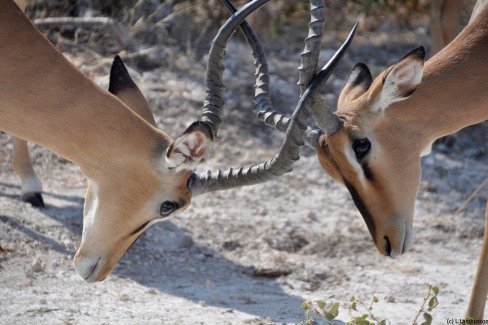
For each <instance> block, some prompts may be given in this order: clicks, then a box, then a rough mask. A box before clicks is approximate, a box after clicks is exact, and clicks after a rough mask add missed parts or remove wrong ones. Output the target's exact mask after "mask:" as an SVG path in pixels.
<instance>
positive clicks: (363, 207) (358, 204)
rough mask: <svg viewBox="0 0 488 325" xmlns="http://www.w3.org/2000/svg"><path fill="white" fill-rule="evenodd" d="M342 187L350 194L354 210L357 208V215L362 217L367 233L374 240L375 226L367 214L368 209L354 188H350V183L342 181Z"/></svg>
mask: <svg viewBox="0 0 488 325" xmlns="http://www.w3.org/2000/svg"><path fill="white" fill-rule="evenodd" d="M344 185H346V187H347V190H348V191H349V193H350V194H351V197H352V200H353V201H354V205H356V208H358V210H359V213H361V215H362V216H363V219H364V221H365V222H366V226H368V230H369V233H370V234H371V236H372V237H373V240H374V239H375V238H376V225H375V223H374V220H373V218H372V216H371V214H370V213H369V210H368V208H367V207H366V204H364V202H363V200H362V199H361V197H360V196H359V193H358V192H357V191H356V189H355V188H354V186H352V184H351V183H349V182H348V181H347V180H345V179H344Z"/></svg>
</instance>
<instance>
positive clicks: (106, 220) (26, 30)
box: [0, 0, 352, 281]
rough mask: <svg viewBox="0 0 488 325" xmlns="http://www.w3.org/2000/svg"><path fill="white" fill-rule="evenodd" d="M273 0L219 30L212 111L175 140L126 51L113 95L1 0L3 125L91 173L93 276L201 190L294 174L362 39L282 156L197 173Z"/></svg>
mask: <svg viewBox="0 0 488 325" xmlns="http://www.w3.org/2000/svg"><path fill="white" fill-rule="evenodd" d="M267 2H269V0H255V1H252V2H250V3H249V4H247V5H246V6H244V7H243V8H241V10H239V12H238V13H236V15H234V16H233V17H232V18H230V19H229V20H228V21H227V22H226V24H224V26H222V28H221V29H220V30H219V33H218V34H217V36H216V37H215V39H214V41H213V43H212V47H211V49H210V53H209V62H208V67H207V76H206V79H207V92H206V100H205V104H204V108H203V113H202V117H201V119H200V120H199V121H196V122H194V123H193V124H191V126H190V127H189V128H188V129H187V130H186V131H185V132H184V133H183V134H182V135H181V136H179V137H177V138H172V137H170V136H169V135H167V134H166V133H164V132H163V131H161V130H159V129H157V128H156V127H155V122H154V118H153V116H152V113H151V111H150V109H149V106H148V104H147V103H146V101H145V99H144V98H143V96H142V94H141V92H140V91H139V90H138V89H137V87H136V85H135V84H134V83H133V82H132V80H131V79H130V77H129V76H128V74H127V71H126V70H125V68H124V66H123V64H122V62H121V61H120V59H119V58H116V60H115V61H114V66H113V67H112V72H111V84H110V91H111V92H112V93H113V94H111V93H110V92H108V91H106V90H103V89H101V88H100V87H98V86H97V85H95V84H94V83H93V82H92V81H91V80H89V79H88V78H87V77H86V76H85V75H83V74H82V73H81V72H80V71H78V70H77V69H76V68H75V67H73V66H72V65H71V64H70V63H69V62H68V61H67V60H66V59H65V57H64V56H63V55H62V54H61V53H60V52H59V51H57V50H56V49H55V48H54V46H52V45H51V44H50V43H49V41H48V40H47V39H46V38H45V37H44V36H43V35H42V34H40V33H39V32H38V31H37V30H36V29H35V27H34V26H33V25H32V24H31V22H30V21H29V20H28V19H27V18H26V17H25V16H24V14H23V12H22V10H21V9H19V7H18V6H17V5H16V4H15V3H14V2H13V1H11V0H1V1H0V40H1V42H0V89H1V91H0V117H1V118H0V129H1V130H3V131H5V132H8V133H10V134H12V135H14V136H16V137H18V138H20V139H23V140H26V141H31V142H33V143H37V144H39V145H41V146H43V147H45V148H47V149H49V150H51V151H53V152H54V153H56V154H58V155H60V156H62V157H65V158H66V159H69V160H71V161H73V162H74V163H76V164H77V165H78V166H80V168H81V170H82V171H83V173H84V174H85V176H86V177H87V178H88V189H87V192H86V197H85V206H84V213H83V233H82V239H81V245H80V247H79V249H78V251H77V253H76V255H75V258H74V265H75V269H76V271H77V272H78V274H79V275H80V276H81V277H83V278H84V279H85V280H87V281H100V280H103V279H104V278H105V277H106V276H107V275H108V274H109V273H110V272H111V270H112V269H113V268H114V266H115V264H116V263H117V261H118V260H119V259H120V258H121V256H122V255H123V254H124V252H125V251H126V250H127V249H128V247H129V246H130V245H131V244H132V243H133V242H134V241H135V240H136V239H137V238H138V237H139V236H140V235H141V233H142V232H144V230H146V229H147V228H148V227H149V226H150V225H151V224H153V223H154V222H157V221H159V220H161V219H162V218H165V217H168V216H169V215H173V214H175V213H177V212H179V211H183V210H185V209H186V208H187V207H188V206H189V205H190V202H191V198H192V196H196V195H200V194H203V193H206V192H210V191H216V190H222V189H229V188H234V187H239V186H244V185H252V184H256V183H261V182H265V181H268V180H271V179H274V178H276V177H278V176H280V175H283V174H284V173H286V172H289V171H291V167H292V164H293V163H294V162H295V161H296V160H297V159H298V158H299V149H300V145H301V144H303V142H302V138H303V134H304V132H305V131H306V128H304V127H303V125H305V122H306V119H307V117H308V116H309V113H308V112H309V109H308V107H309V106H311V105H312V103H313V98H314V94H315V92H316V90H317V89H318V88H319V86H320V85H322V84H323V83H324V82H325V81H326V80H327V77H328V76H329V75H330V73H331V72H332V70H333V69H334V67H335V66H336V64H337V63H338V61H339V59H340V57H341V56H342V54H343V53H344V51H345V49H346V47H347V46H346V44H349V43H350V41H351V38H352V36H351V37H350V38H349V39H348V41H347V43H346V44H345V45H344V46H343V47H342V48H341V49H340V50H339V52H338V53H337V55H336V56H335V58H333V59H332V60H331V61H330V62H329V64H327V66H326V67H325V68H324V71H323V73H322V74H320V75H319V76H317V77H316V78H314V84H312V85H311V86H310V87H309V88H308V90H307V92H305V94H304V96H302V97H301V98H300V101H299V103H298V105H297V107H296V110H295V112H294V115H293V118H292V119H291V121H289V122H290V123H289V128H288V131H287V135H286V137H285V139H284V141H283V144H282V146H281V147H280V150H279V152H278V153H277V154H276V155H275V157H273V159H271V160H269V161H267V162H265V163H262V164H260V165H257V166H252V167H249V168H246V169H243V168H238V169H236V170H234V169H229V170H228V171H225V172H221V171H220V170H219V171H217V172H216V173H211V172H207V173H205V174H203V175H198V174H195V173H194V172H193V170H194V169H195V167H196V165H197V164H198V163H199V162H200V161H201V160H202V159H203V158H204V156H205V154H206V152H207V151H208V149H209V147H210V146H211V144H212V142H213V139H215V137H216V136H217V132H218V129H219V126H220V124H221V121H222V117H221V115H222V109H223V104H224V102H223V83H222V73H223V65H222V58H223V55H224V52H225V46H226V44H227V42H228V40H229V38H230V37H231V36H232V34H233V32H234V30H235V29H236V28H237V27H238V26H239V24H241V23H242V22H243V21H244V19H245V17H246V16H247V15H249V14H250V13H252V12H253V11H254V10H256V9H257V8H259V7H260V6H262V5H263V4H265V3H267ZM259 78H260V76H259V75H258V76H257V84H259V83H260V80H259ZM259 93H260V87H257V90H256V95H257V96H258V95H259Z"/></svg>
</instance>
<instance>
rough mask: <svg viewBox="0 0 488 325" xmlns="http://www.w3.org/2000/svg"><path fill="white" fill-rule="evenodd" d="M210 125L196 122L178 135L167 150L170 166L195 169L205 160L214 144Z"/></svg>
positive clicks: (167, 160) (178, 168)
mask: <svg viewBox="0 0 488 325" xmlns="http://www.w3.org/2000/svg"><path fill="white" fill-rule="evenodd" d="M212 142H213V138H212V132H211V130H210V127H209V126H208V125H207V124H206V123H204V122H200V121H198V122H195V123H193V124H192V125H190V126H189V127H188V128H187V129H186V131H185V132H184V133H183V134H182V135H181V136H180V137H178V138H177V139H176V140H175V141H174V142H173V143H172V144H171V146H170V147H169V148H168V150H167V152H166V162H167V165H168V168H176V169H177V171H179V170H184V169H186V170H194V169H195V168H196V167H197V165H198V164H199V163H200V162H202V161H203V159H204V157H205V155H206V153H207V152H208V150H209V149H210V147H211V146H212Z"/></svg>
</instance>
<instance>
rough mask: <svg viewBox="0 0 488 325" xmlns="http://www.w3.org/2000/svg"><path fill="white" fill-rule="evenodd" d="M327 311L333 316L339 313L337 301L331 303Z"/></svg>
mask: <svg viewBox="0 0 488 325" xmlns="http://www.w3.org/2000/svg"><path fill="white" fill-rule="evenodd" d="M329 313H330V314H331V315H332V316H334V318H336V317H337V315H339V303H338V302H336V303H335V304H334V305H332V307H331V308H330V309H329Z"/></svg>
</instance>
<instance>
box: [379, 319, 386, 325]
mask: <svg viewBox="0 0 488 325" xmlns="http://www.w3.org/2000/svg"><path fill="white" fill-rule="evenodd" d="M378 325H386V321H385V320H384V319H383V320H382V321H381V322H379V323H378Z"/></svg>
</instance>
